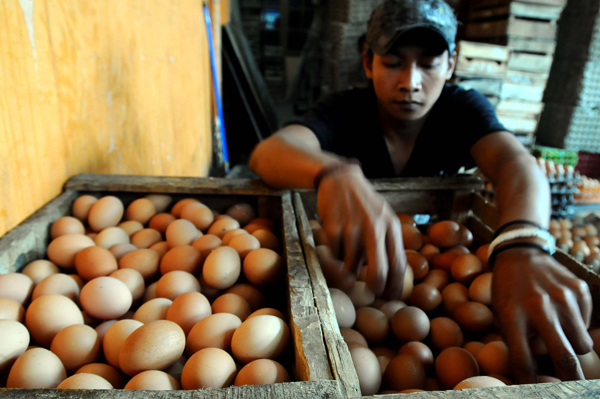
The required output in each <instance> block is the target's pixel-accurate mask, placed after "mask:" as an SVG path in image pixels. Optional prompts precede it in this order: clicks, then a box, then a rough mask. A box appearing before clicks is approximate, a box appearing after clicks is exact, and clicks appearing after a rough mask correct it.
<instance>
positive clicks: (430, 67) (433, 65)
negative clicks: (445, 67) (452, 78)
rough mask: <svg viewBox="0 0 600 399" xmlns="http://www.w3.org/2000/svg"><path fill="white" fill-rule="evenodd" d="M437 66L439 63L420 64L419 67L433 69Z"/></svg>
mask: <svg viewBox="0 0 600 399" xmlns="http://www.w3.org/2000/svg"><path fill="white" fill-rule="evenodd" d="M439 66H440V64H421V68H423V69H435V68H437V67H439Z"/></svg>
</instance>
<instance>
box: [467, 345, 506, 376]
mask: <svg viewBox="0 0 600 399" xmlns="http://www.w3.org/2000/svg"><path fill="white" fill-rule="evenodd" d="M475 360H477V364H478V365H479V369H480V370H481V373H482V374H487V375H490V374H498V375H502V376H508V375H509V374H510V359H509V352H508V346H507V345H506V344H505V343H504V342H503V341H494V342H490V343H489V344H486V345H485V346H484V347H483V348H481V349H480V350H479V351H478V352H477V354H475Z"/></svg>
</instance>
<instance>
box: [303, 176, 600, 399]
mask: <svg viewBox="0 0 600 399" xmlns="http://www.w3.org/2000/svg"><path fill="white" fill-rule="evenodd" d="M373 184H374V186H375V189H376V190H377V191H378V192H379V193H380V194H381V195H382V196H383V197H384V198H385V199H386V200H387V201H388V202H389V203H390V205H391V206H392V208H393V209H394V210H395V211H396V212H403V213H408V214H424V215H432V217H433V218H432V222H435V221H440V220H454V221H457V222H459V223H463V224H465V225H466V226H467V227H468V228H469V229H470V230H471V232H472V233H473V237H474V245H475V246H476V245H483V244H485V243H489V242H491V240H492V237H493V232H494V230H493V229H496V228H497V227H498V215H497V211H496V208H495V207H493V206H492V205H490V204H489V203H487V202H486V201H485V199H484V198H483V197H481V196H480V195H479V194H477V193H476V192H478V191H481V190H482V189H483V183H482V182H481V181H480V180H479V179H478V178H474V177H451V178H416V179H414V178H409V179H394V180H388V179H385V180H375V181H373ZM293 201H294V207H295V210H296V216H297V218H298V229H299V231H300V235H301V237H302V244H303V246H304V252H305V255H306V263H307V265H308V269H309V271H310V276H311V279H312V283H313V289H314V292H315V299H316V303H317V308H318V311H319V317H320V318H321V325H322V328H323V332H324V334H325V342H326V345H327V348H328V355H329V361H330V363H331V368H332V370H333V374H334V378H335V379H336V380H337V381H339V383H340V390H341V393H342V396H343V397H356V396H360V387H359V384H358V377H357V375H356V371H355V369H354V365H353V363H352V358H351V356H350V352H349V350H348V347H347V345H346V343H345V342H344V339H343V338H342V335H341V334H340V331H339V327H338V324H337V320H336V317H335V312H334V310H333V304H332V301H331V296H330V295H329V290H328V288H327V283H326V281H325V278H324V276H323V272H322V271H321V266H320V265H319V261H318V258H317V255H316V252H315V244H314V238H313V235H312V228H311V226H310V224H309V220H311V219H317V217H316V216H317V212H316V209H317V207H316V204H317V197H316V192H315V191H299V192H296V193H294V198H293ZM554 256H555V258H556V259H557V260H558V261H559V262H560V263H562V264H563V265H564V266H565V267H567V268H568V269H569V270H571V272H573V273H574V274H575V275H576V276H578V277H579V278H581V279H583V280H584V281H586V282H587V283H588V285H589V286H590V290H591V293H592V297H593V302H594V313H593V321H592V324H593V325H596V326H598V325H600V278H599V276H598V275H596V274H595V273H592V272H590V271H589V269H587V268H586V267H585V266H584V265H583V264H581V263H579V262H578V261H576V260H575V259H573V258H572V257H571V256H569V255H568V254H566V253H564V252H562V251H560V250H559V251H558V252H557V253H556V254H555V255H554ZM442 397H443V398H449V399H452V398H456V399H459V398H460V399H465V398H478V399H479V398H481V399H505V398H506V399H509V398H510V399H513V398H583V397H600V380H591V381H571V382H561V383H545V384H529V385H511V386H506V387H497V388H479V389H469V390H462V391H436V392H419V393H411V394H388V395H376V396H372V397H369V398H373V399H375V398H377V399H402V398H414V399H434V398H442Z"/></svg>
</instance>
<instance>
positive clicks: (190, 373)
mask: <svg viewBox="0 0 600 399" xmlns="http://www.w3.org/2000/svg"><path fill="white" fill-rule="evenodd" d="M236 373H237V368H236V365H235V361H234V360H233V358H232V357H231V355H230V354H229V353H227V352H225V351H224V350H222V349H218V348H205V349H202V350H200V351H198V352H196V353H195V354H194V355H193V356H191V357H190V358H189V360H188V361H187V363H186V364H185V366H184V367H183V372H182V373H181V386H182V388H183V389H201V388H225V387H228V386H230V385H231V384H232V383H233V381H234V379H235V375H236Z"/></svg>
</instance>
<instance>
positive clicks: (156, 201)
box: [144, 194, 173, 213]
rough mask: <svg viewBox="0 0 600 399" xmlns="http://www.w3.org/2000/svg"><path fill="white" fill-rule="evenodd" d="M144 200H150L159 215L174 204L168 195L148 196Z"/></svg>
mask: <svg viewBox="0 0 600 399" xmlns="http://www.w3.org/2000/svg"><path fill="white" fill-rule="evenodd" d="M144 198H147V199H149V200H150V201H151V202H152V204H153V205H154V209H155V210H156V212H159V213H160V212H165V211H166V210H167V209H168V208H169V205H171V203H172V202H173V197H171V196H170V195H167V194H148V195H146V196H145V197H144Z"/></svg>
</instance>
